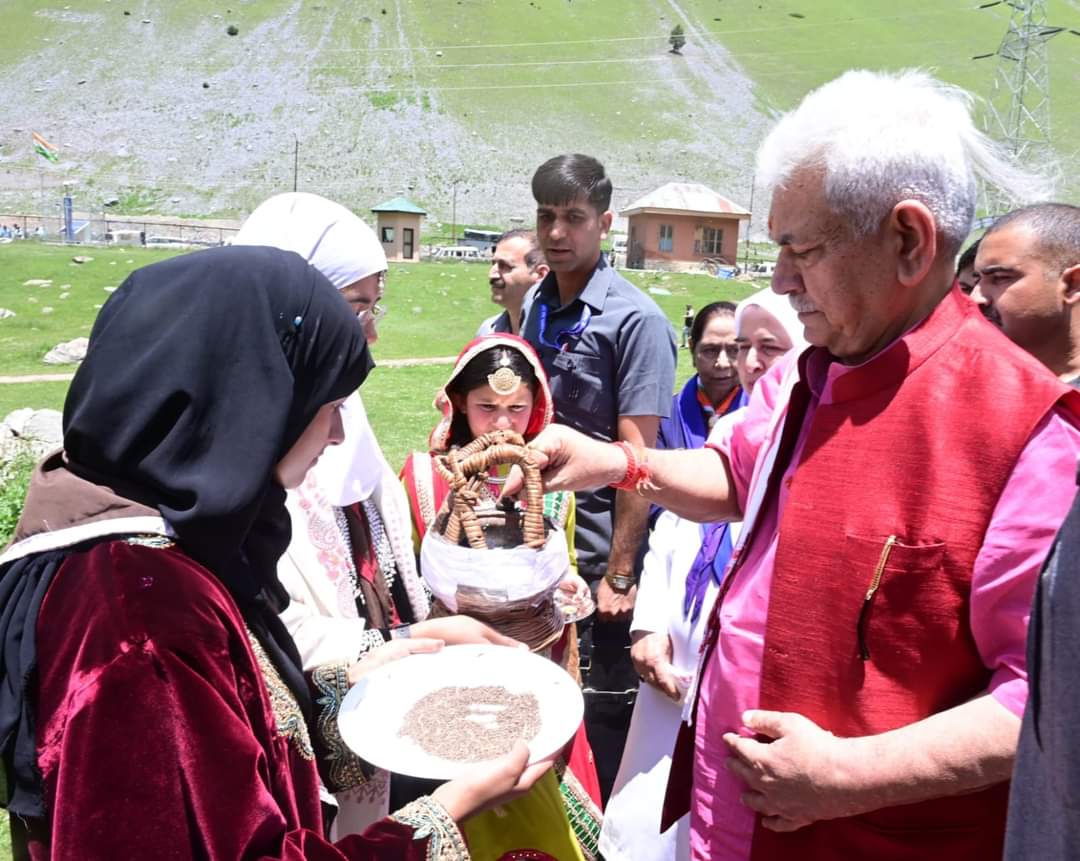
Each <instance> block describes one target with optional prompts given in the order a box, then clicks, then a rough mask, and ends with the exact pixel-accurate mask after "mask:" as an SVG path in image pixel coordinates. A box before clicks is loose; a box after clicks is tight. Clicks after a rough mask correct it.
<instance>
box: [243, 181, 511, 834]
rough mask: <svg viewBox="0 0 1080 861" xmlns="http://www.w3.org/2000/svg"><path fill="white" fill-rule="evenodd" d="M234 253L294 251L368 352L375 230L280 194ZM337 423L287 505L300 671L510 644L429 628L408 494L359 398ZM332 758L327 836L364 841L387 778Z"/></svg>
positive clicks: (288, 618)
mask: <svg viewBox="0 0 1080 861" xmlns="http://www.w3.org/2000/svg"><path fill="white" fill-rule="evenodd" d="M233 244H234V245H270V246H274V247H276V248H282V249H284V250H286V251H295V252H296V253H297V254H299V255H300V256H301V257H303V258H304V259H305V260H307V261H308V263H310V264H311V265H312V266H313V267H314V268H316V269H318V270H319V271H320V272H321V273H322V274H323V275H325V276H326V277H327V278H328V279H329V280H330V282H331V283H332V284H333V285H334V286H335V287H337V288H338V290H339V291H340V292H341V294H342V295H343V296H344V297H345V299H346V300H347V301H348V302H349V304H350V305H352V307H353V309H354V310H355V311H356V312H357V315H358V316H359V317H360V319H361V321H362V323H363V325H364V331H365V334H366V335H367V337H368V341H369V343H370V342H371V341H372V340H374V337H375V329H374V324H375V315H374V314H373V313H372V309H373V307H374V305H375V302H376V301H377V300H378V299H379V298H380V297H381V295H382V283H383V279H384V277H385V273H386V268H387V265H386V254H385V253H384V252H383V249H382V245H381V244H380V243H379V241H378V237H376V235H375V232H374V231H373V230H372V229H371V228H370V227H368V225H367V224H365V223H364V222H363V221H362V220H361V219H360V218H359V217H357V216H356V215H355V214H353V213H352V212H350V211H349V210H348V209H346V208H345V207H344V206H341V205H340V204H338V203H334V202H333V201H330V200H327V199H325V198H323V197H319V196H318V195H315V194H307V193H302V192H299V193H298V192H292V193H288V194H280V195H277V196H276V197H272V198H270V199H269V200H267V201H265V202H264V203H262V204H261V205H260V206H259V207H258V208H256V209H255V211H254V212H252V213H251V215H250V216H249V217H248V219H247V221H245V222H244V224H243V226H242V227H241V228H240V232H239V234H238V235H237V237H236V239H235V241H234V243H233ZM341 418H342V423H343V426H344V430H345V439H344V441H343V442H342V443H341V444H340V445H336V446H330V447H329V448H328V449H327V450H326V451H325V452H324V453H323V455H322V456H321V457H320V458H319V460H318V462H317V463H316V465H315V466H314V467H312V468H311V470H309V471H308V474H307V476H306V478H305V479H304V481H303V483H302V484H301V485H300V486H299V487H297V488H296V489H294V490H290V491H289V496H288V500H287V502H286V506H287V508H288V511H289V516H290V517H291V519H292V540H291V543H290V544H289V548H288V550H287V551H286V552H285V554H284V555H283V556H282V557H281V561H280V562H279V564H278V577H279V579H280V580H281V582H282V584H283V585H284V586H285V588H286V589H287V590H288V592H289V596H290V599H291V601H290V604H289V606H288V607H287V608H286V609H285V611H284V612H283V613H282V614H281V618H282V620H283V621H284V623H285V625H286V627H287V628H288V630H289V633H290V634H291V635H292V637H293V639H294V640H295V641H296V645H297V648H298V650H299V652H300V656H301V658H302V660H303V665H304V669H305V671H307V670H310V669H313V668H315V667H317V666H320V665H323V664H326V663H329V662H332V661H338V660H343V659H348V660H356V658H357V657H358V656H361V655H363V654H364V653H365V652H367V651H369V650H371V649H374V648H375V647H377V646H380V645H382V644H383V643H384V642H387V641H388V640H391V639H398V638H400V637H407V636H417V637H431V638H435V639H442V640H444V641H445V642H447V643H477V642H497V643H504V644H515V645H516V643H514V641H513V640H510V639H508V638H506V637H502V636H501V635H499V634H497V633H496V632H494V631H492V630H491V629H490V628H487V627H486V626H484V625H482V624H481V623H479V622H476V621H475V620H473V619H469V618H467V617H463V616H451V617H447V618H443V619H434V620H430V621H424V619H425V618H426V616H427V615H428V611H429V605H428V599H427V592H426V590H425V587H424V585H423V584H422V582H421V580H420V577H419V576H418V574H417V571H416V560H415V556H414V555H413V545H412V526H411V520H410V516H409V505H408V500H407V499H406V497H405V492H404V490H403V489H402V487H401V484H400V482H399V481H398V479H397V475H396V474H395V473H394V471H393V470H391V469H390V467H389V465H388V464H387V462H386V459H385V457H383V453H382V450H381V449H380V448H379V444H378V442H377V441H376V440H375V435H374V434H373V433H372V430H371V425H370V424H369V423H368V419H367V413H366V411H365V409H364V404H363V402H362V401H361V400H360V395H359V394H357V393H353V394H352V395H350V396H349V397H348V398H347V399H346V401H345V402H344V404H343V405H342V407H341ZM324 694H325V695H326V696H331V695H333V692H331V691H324ZM329 753H330V755H329V757H328V761H329V762H330V763H331V766H330V769H329V774H328V775H327V777H328V783H329V784H330V789H332V790H333V791H334V797H335V799H336V801H337V804H338V806H339V812H338V815H337V817H336V818H335V820H334V826H333V830H332V833H333V834H335V835H344V834H348V833H352V832H359V831H363V830H364V829H365V828H367V827H368V825H370V824H371V823H372V822H375V821H377V820H378V819H380V818H381V817H382V816H384V815H386V811H387V809H388V801H389V775H388V774H387V773H386V772H384V771H380V770H378V769H374V768H372V767H370V766H368V765H367V764H366V763H362V762H361V761H360V760H359V759H357V758H356V757H355V756H353V755H352V754H351V752H349V751H348V750H346V749H342V750H339V751H330V752H329Z"/></svg>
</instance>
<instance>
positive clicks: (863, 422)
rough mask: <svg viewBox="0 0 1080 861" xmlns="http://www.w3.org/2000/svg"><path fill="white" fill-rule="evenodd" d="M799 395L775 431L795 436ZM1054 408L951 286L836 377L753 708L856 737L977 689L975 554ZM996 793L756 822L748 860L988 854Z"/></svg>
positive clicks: (1022, 358) (783, 558) (1048, 382)
mask: <svg viewBox="0 0 1080 861" xmlns="http://www.w3.org/2000/svg"><path fill="white" fill-rule="evenodd" d="M803 360H804V362H805V360H806V356H804V357H803ZM804 367H805V366H804ZM800 387H805V383H803V382H801V381H800V382H799V383H798V384H797V385H796V391H795V392H793V394H792V398H791V403H792V409H791V414H789V416H788V418H787V420H786V421H787V422H798V423H799V424H801V421H802V415H801V414H797V412H801V411H798V410H797V409H796V404H797V403H799V402H802V403H803V404H805V402H806V399H807V398H806V395H807V391H806V389H805V388H803V391H802V392H800V391H799V388H800ZM1063 398H1064V399H1065V400H1064V401H1063V403H1066V404H1068V405H1069V408H1070V409H1073V411H1074V412H1076V413H1077V414H1080V410H1077V409H1075V407H1074V406H1073V404H1074V403H1075V402H1078V401H1080V396H1078V395H1077V394H1076V393H1075V392H1070V390H1069V389H1068V387H1067V386H1065V385H1064V384H1063V383H1061V382H1059V381H1058V380H1056V379H1055V378H1054V377H1053V375H1052V374H1050V373H1049V371H1047V369H1046V368H1045V367H1043V366H1042V365H1041V364H1040V363H1038V362H1037V361H1036V360H1035V359H1033V358H1031V357H1030V356H1029V355H1027V354H1026V353H1024V352H1023V351H1021V350H1020V349H1019V348H1017V347H1015V346H1014V345H1013V344H1011V343H1010V342H1009V341H1008V340H1007V339H1006V338H1005V337H1004V336H1002V335H1001V334H1000V333H999V332H997V331H996V330H995V329H993V328H992V327H991V326H989V325H988V324H987V323H986V321H985V320H983V319H982V318H981V315H980V314H979V312H978V310H977V308H976V307H975V305H974V304H972V303H971V302H970V301H968V300H967V299H966V298H965V297H963V296H962V295H961V294H960V293H959V292H958V291H956V290H954V291H953V292H952V293H950V294H949V295H948V296H946V297H945V298H944V299H943V300H942V302H941V303H940V304H939V305H938V307H937V308H936V309H935V310H934V311H933V313H932V314H931V316H930V317H929V318H928V319H927V320H926V321H925V323H924V324H923V325H921V326H920V327H918V328H917V329H916V330H915V331H913V332H911V333H909V334H908V335H907V336H905V337H904V339H903V341H902V343H901V344H899V345H897V346H896V347H894V348H892V349H890V350H888V351H886V352H885V353H884V354H882V355H881V356H880V357H878V358H877V359H873V360H871V361H870V362H868V363H867V364H865V365H863V366H861V367H859V368H856V369H854V370H852V371H850V372H849V373H847V374H844V375H843V376H842V377H839V378H838V379H837V380H836V382H835V384H834V388H833V397H832V401H831V402H830V403H826V404H819V405H818V406H817V409H816V411H815V413H814V416H813V419H812V424H811V426H810V427H809V429H808V431H807V436H806V440H805V444H804V446H803V449H802V458H801V461H800V463H799V465H798V468H797V469H796V471H795V472H794V474H793V480H792V483H791V487H790V488H789V495H788V500H787V504H786V506H785V509H784V512H783V516H782V520H781V523H780V529H779V542H778V546H777V552H776V562H775V567H774V571H773V581H772V588H771V595H770V601H769V612H768V621H767V627H766V636H765V652H764V657H763V666H762V678H761V693H760V708H762V709H768V710H778V711H791V712H797V713H799V714H803V715H805V716H807V717H808V718H810V719H811V720H813V721H814V722H815V723H817V724H819V725H820V726H822V727H823V728H825V729H828V730H829V731H831V732H833V733H835V734H836V735H839V736H863V735H875V734H878V733H882V732H886V731H888V730H891V729H895V728H897V727H901V726H906V725H908V724H911V723H914V722H916V721H919V720H922V719H924V718H926V717H929V716H930V715H932V714H935V713H937V712H941V711H944V710H946V709H949V708H951V707H953V706H956V705H959V704H961V703H963V702H965V701H966V700H969V699H971V698H972V697H975V696H978V695H979V694H980V693H982V692H983V691H985V690H986V687H987V684H988V682H989V680H990V675H991V673H990V670H988V669H987V668H986V667H985V666H984V665H983V663H982V661H981V659H980V656H979V653H978V650H977V649H976V646H975V642H974V639H973V637H972V633H971V628H970V624H969V619H970V591H971V576H972V570H973V568H974V563H975V558H976V555H977V554H978V552H979V549H980V548H981V546H982V543H983V539H984V537H985V533H986V529H987V527H988V525H989V522H990V518H991V516H992V514H993V511H994V508H995V506H996V505H997V502H998V499H999V497H1000V496H1001V493H1002V490H1003V489H1004V487H1005V484H1006V482H1007V480H1008V478H1009V476H1010V475H1011V474H1012V471H1013V468H1014V466H1015V464H1016V461H1017V459H1018V458H1019V456H1020V453H1021V452H1022V451H1023V449H1024V447H1025V445H1026V443H1027V441H1028V440H1029V439H1030V437H1031V435H1032V432H1033V431H1034V429H1035V428H1036V426H1037V425H1038V424H1039V422H1040V421H1041V420H1042V418H1043V417H1044V416H1045V415H1046V413H1047V412H1048V411H1049V410H1050V409H1051V408H1052V407H1053V406H1054V405H1055V403H1057V402H1058V401H1059V400H1062V399H1063ZM803 409H805V407H803ZM777 468H778V469H779V468H781V467H780V466H779V465H778V467H777ZM890 538H891V541H890ZM887 542H888V543H889V544H890V547H889V551H888V554H887V558H886V556H885V554H883V550H884V549H885V545H886V543H887ZM883 559H884V560H885V561H884V564H883V565H882V560H883ZM879 568H880V569H881V570H880V571H878V569H879ZM731 576H738V571H737V570H736V571H735V572H733V574H732V575H731ZM874 582H876V583H877V588H876V591H875V592H874V595H873V598H871V599H869V600H868V601H866V595H867V590H868V589H869V588H870V587H871V585H872V583H874ZM864 601H865V603H866V604H867V606H866V609H865V610H864V609H863V607H864ZM860 615H861V616H862V619H861V621H860ZM716 619H717V616H716V615H714V622H715V621H716ZM706 660H707V657H706ZM674 771H675V770H674V768H673V775H674ZM1007 794H1008V786H1007V784H1001V785H999V786H995V787H992V788H990V789H988V790H985V791H983V792H979V793H974V794H971V795H966V796H956V797H952V798H945V799H937V800H934V801H931V802H924V803H920V804H913V805H905V806H902V807H894V808H886V809H882V810H877V811H874V812H872V813H869V814H865V815H862V816H857V817H851V818H847V819H838V820H829V821H823V822H818V823H815V824H814V825H811V826H808V827H806V828H803V829H800V830H799V831H796V832H793V833H789V834H776V833H774V832H771V831H768V830H766V829H764V828H762V827H761V825H760V820H759V822H758V825H757V828H756V830H755V833H754V840H753V849H752V854H751V857H752V859H753V861H781V859H791V858H798V859H799V861H818V859H820V861H825V859H835V858H873V859H875V861H907V859H911V861H915V859H919V861H924V859H938V858H940V859H942V861H961V859H982V858H995V857H1000V856H1001V851H1002V843H1003V839H1004V828H1005V818H1006V797H1007Z"/></svg>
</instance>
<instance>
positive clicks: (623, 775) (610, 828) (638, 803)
mask: <svg viewBox="0 0 1080 861" xmlns="http://www.w3.org/2000/svg"><path fill="white" fill-rule="evenodd" d="M802 333H803V327H802V324H801V323H800V322H799V318H798V315H797V314H796V313H795V311H794V309H793V308H792V307H791V305H790V304H789V303H788V301H787V299H786V298H785V297H783V296H778V295H777V294H776V293H773V292H772V290H771V289H766V290H761V291H760V292H758V293H755V294H753V295H752V296H750V297H749V298H747V299H744V300H743V301H742V302H740V303H739V304H738V305H737V306H736V308H735V344H736V346H737V348H738V353H737V356H736V359H735V369H736V372H737V373H738V375H739V384H740V386H741V387H742V390H743V400H742V405H741V406H740V408H739V409H737V410H735V411H733V412H728V413H727V414H726V415H723V416H720V417H719V418H718V419H717V422H716V427H715V428H714V430H713V432H712V434H710V438H712V439H715V436H713V434H718V433H723V432H724V431H725V429H726V428H729V427H730V425H731V423H734V422H738V421H740V420H741V418H742V414H743V413H744V412H745V410H744V409H742V406H745V403H746V398H747V397H748V396H749V395H750V393H751V391H752V390H753V388H754V384H755V383H756V382H757V381H758V379H760V378H761V376H762V375H763V374H764V373H765V372H766V371H767V370H768V369H769V368H770V367H771V366H772V365H774V364H775V363H776V362H777V361H779V360H780V359H781V358H783V357H784V356H785V355H787V353H788V352H790V351H792V350H794V351H796V352H802V350H803V349H805V348H806V346H807V344H806V341H805V339H804V338H803V334H802ZM697 439H698V440H701V438H700V437H697ZM697 444H698V445H701V444H703V441H701V442H698V443H697ZM740 525H741V524H738V523H730V524H728V523H704V524H702V523H693V522H691V521H689V520H684V519H683V518H681V517H676V516H675V515H674V514H672V513H671V512H670V511H664V512H663V513H661V514H660V516H659V518H657V521H656V525H655V527H654V528H653V531H652V534H651V535H650V537H649V552H648V553H647V554H646V556H645V561H644V564H643V570H642V574H641V580H640V582H639V584H638V595H637V601H636V602H635V604H634V619H633V622H632V623H631V625H630V636H631V639H632V640H633V644H634V645H633V648H632V649H631V652H630V655H631V657H632V658H633V661H634V666H635V668H636V669H637V671H638V675H639V677H640V678H641V681H642V684H641V687H640V688H639V690H638V697H637V701H636V702H635V704H634V714H633V717H632V718H631V720H630V730H629V733H628V734H627V739H626V747H625V748H624V750H623V758H622V761H621V762H620V763H619V773H618V775H617V776H616V778H615V786H614V789H613V791H612V794H611V798H610V799H609V800H608V805H607V809H606V810H605V811H604V826H603V830H602V831H601V833H600V852H601V854H602V855H603V857H604V858H605V859H607V861H633V859H638V858H648V859H650V861H675V859H677V861H685V859H689V857H690V842H689V830H690V829H689V822H688V818H687V817H683V818H682V819H680V820H679V821H678V822H677V823H676V824H675V826H674V827H672V828H669V829H668V830H667V831H666V832H665V833H663V834H661V833H660V813H661V808H662V807H663V799H664V790H665V788H666V786H667V779H668V772H669V770H670V767H671V751H672V748H673V747H674V745H675V736H676V734H677V733H678V729H679V722H680V720H681V717H682V700H683V698H684V697H685V696H686V692H687V690H688V688H689V686H690V683H691V679H692V676H693V673H694V670H695V668H696V667H697V655H698V649H699V647H700V645H701V638H702V635H703V634H704V632H705V625H706V622H707V620H708V618H709V614H710V612H711V611H712V606H713V604H714V603H715V601H716V596H717V594H718V593H719V591H720V584H721V582H722V581H723V577H724V575H725V573H726V571H727V566H728V563H729V561H730V560H731V557H732V552H733V549H734V547H735V546H736V544H737V541H738V533H739V527H740Z"/></svg>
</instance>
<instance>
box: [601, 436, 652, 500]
mask: <svg viewBox="0 0 1080 861" xmlns="http://www.w3.org/2000/svg"><path fill="white" fill-rule="evenodd" d="M615 445H617V446H618V447H619V448H620V449H621V450H622V453H623V454H624V455H625V456H626V473H625V475H623V477H622V478H621V479H620V480H619V481H617V482H614V483H613V484H611V485H609V487H613V488H615V490H625V491H627V492H630V491H634V490H637V491H640V489H641V486H642V485H643V484H645V483H646V482H648V480H649V478H650V477H651V475H652V472H651V470H650V469H649V463H648V461H647V460H646V456H645V449H642V448H635V447H634V446H632V445H630V443H628V442H626V441H625V440H619V441H618V442H616V443H615Z"/></svg>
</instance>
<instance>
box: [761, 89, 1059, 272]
mask: <svg viewBox="0 0 1080 861" xmlns="http://www.w3.org/2000/svg"><path fill="white" fill-rule="evenodd" d="M971 105H972V97H971V95H970V94H969V93H968V92H967V91H965V90H962V89H960V88H959V87H954V86H950V85H949V84H944V83H942V82H941V81H938V80H936V79H935V78H933V77H931V76H930V75H929V74H927V73H926V72H922V71H917V70H909V71H904V72H898V73H886V72H870V71H866V70H854V71H849V72H845V73H844V74H843V75H841V76H840V77H839V78H836V79H835V80H833V81H830V82H829V83H827V84H825V85H824V86H822V87H820V88H818V89H817V90H814V91H813V92H811V93H810V94H809V95H807V96H806V98H804V99H803V100H802V103H801V104H800V105H799V106H798V107H797V108H796V109H795V110H794V111H792V112H790V113H788V114H785V115H784V116H783V117H782V118H781V119H780V121H779V122H778V123H777V125H776V126H775V128H773V130H772V131H771V132H770V133H769V136H768V137H767V138H766V139H765V142H764V143H763V144H762V145H761V148H760V149H759V150H758V156H757V180H758V181H759V182H760V183H762V184H763V185H765V186H766V187H767V188H775V187H778V186H780V187H782V186H783V185H785V184H786V183H787V182H788V181H789V180H790V179H791V177H792V175H793V174H795V173H796V172H798V171H800V170H803V169H811V170H814V169H817V170H821V171H823V173H824V188H825V199H826V201H827V202H828V204H829V206H830V208H831V209H832V210H833V211H834V212H836V213H837V214H840V215H843V216H845V217H846V218H847V219H848V220H849V222H850V225H851V229H852V232H853V233H854V235H855V236H856V237H862V236H866V235H868V234H870V233H873V232H874V231H875V230H877V229H878V227H879V226H880V225H881V221H882V219H884V218H885V216H887V215H888V213H889V211H890V210H891V209H892V207H894V206H895V205H896V204H897V203H899V202H900V201H902V200H918V201H920V202H922V203H923V204H924V205H925V206H926V207H927V209H929V210H930V212H931V213H932V214H933V216H934V220H935V222H936V223H937V227H938V230H939V231H940V232H941V234H942V236H943V237H944V243H943V245H944V248H943V251H945V252H947V253H948V254H953V253H955V252H956V251H957V250H958V249H959V248H960V246H961V245H962V244H963V241H964V239H965V238H966V237H967V235H968V233H969V232H970V230H971V225H972V221H973V219H974V216H975V201H976V196H977V194H978V185H977V183H978V181H979V180H982V181H983V182H985V183H988V184H989V185H990V186H992V187H995V188H997V189H1000V191H1001V192H1003V193H1004V194H1005V195H1006V196H1008V197H1009V198H1011V199H1012V200H1013V201H1015V202H1026V201H1030V200H1039V199H1045V198H1046V197H1047V196H1048V195H1049V194H1050V191H1051V183H1050V181H1049V180H1048V179H1046V178H1044V177H1041V176H1038V175H1036V174H1034V173H1030V172H1028V171H1025V170H1023V169H1021V168H1020V167H1018V166H1017V165H1016V164H1015V163H1014V161H1013V160H1012V159H1010V158H1009V157H1008V156H1007V155H1006V154H1005V153H1004V151H1003V150H1002V149H1001V147H999V146H998V145H997V144H995V143H994V142H993V141H992V140H990V138H988V137H987V136H986V135H984V134H983V133H982V132H980V131H979V130H978V129H977V128H976V127H975V124H974V122H973V121H972V117H971Z"/></svg>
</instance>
